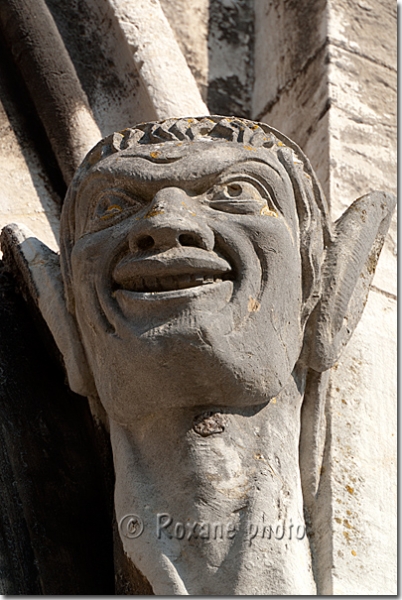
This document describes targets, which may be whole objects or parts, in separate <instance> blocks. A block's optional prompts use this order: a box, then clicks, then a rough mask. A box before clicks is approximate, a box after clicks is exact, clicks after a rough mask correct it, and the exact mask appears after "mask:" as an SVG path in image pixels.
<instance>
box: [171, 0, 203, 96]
mask: <svg viewBox="0 0 402 600" xmlns="http://www.w3.org/2000/svg"><path fill="white" fill-rule="evenodd" d="M160 3H161V6H162V9H163V12H164V13H165V15H166V17H167V19H168V21H169V23H170V26H171V28H172V29H173V31H174V34H175V37H176V40H177V43H178V44H179V46H180V49H181V51H182V52H183V55H184V57H185V59H186V62H187V64H188V66H189V68H190V70H191V72H192V74H193V76H194V79H195V80H196V82H197V85H198V89H199V90H200V93H201V96H202V99H203V100H204V102H206V101H207V93H208V61H209V57H208V21H209V4H210V3H209V0H192V2H191V4H189V2H187V0H175V1H174V2H172V1H171V0H160Z"/></svg>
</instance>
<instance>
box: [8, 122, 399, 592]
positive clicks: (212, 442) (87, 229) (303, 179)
mask: <svg viewBox="0 0 402 600" xmlns="http://www.w3.org/2000/svg"><path fill="white" fill-rule="evenodd" d="M393 205H394V200H393V198H392V197H391V196H390V195H387V194H384V193H376V194H371V195H367V196H366V197H364V198H361V199H360V200H358V201H356V202H355V203H354V204H353V205H352V206H351V207H350V208H349V209H348V210H347V211H346V213H345V214H344V215H343V216H342V219H341V220H339V222H338V223H337V224H336V225H335V227H334V229H332V226H331V223H330V222H329V220H328V211H327V207H326V203H325V198H324V197H323V195H322V193H321V191H320V188H319V186H318V184H317V180H316V178H315V175H314V172H313V171H312V169H311V166H310V164H309V162H308V161H307V159H306V157H305V156H304V155H303V153H302V152H301V151H300V149H299V148H298V147H297V146H295V145H294V144H293V143H292V142H291V141H290V140H288V139H287V138H286V137H285V136H283V135H282V134H280V133H279V132H276V131H275V130H272V129H271V128H270V127H268V126H265V125H262V124H260V125H258V124H256V123H253V122H251V121H245V120H242V119H235V118H221V117H205V118H199V119H194V118H187V119H170V120H166V121H163V122H156V123H145V124H141V125H138V126H136V127H135V128H133V129H126V130H124V131H123V132H121V133H115V134H113V135H112V136H110V137H109V138H106V139H105V140H103V141H102V142H101V143H100V144H98V145H97V146H96V147H95V148H94V149H93V151H92V152H91V153H90V154H89V155H88V156H87V158H86V160H85V161H84V163H83V165H82V166H81V168H80V169H79V170H78V172H77V174H76V176H75V178H74V180H73V182H72V184H71V186H70V188H69V192H68V194H67V198H66V202H65V204H64V208H63V213H62V228H61V270H62V275H63V281H64V293H63V290H62V288H61V286H60V281H61V280H60V270H59V268H58V260H57V257H56V255H54V253H52V252H51V251H50V250H48V249H47V248H46V247H45V246H43V245H42V244H41V243H40V242H39V241H38V240H35V239H32V238H31V237H30V236H29V233H27V232H25V231H24V230H23V229H19V228H18V227H17V226H16V225H14V226H10V227H9V228H6V229H5V231H4V233H3V246H4V250H5V258H6V260H9V257H10V256H13V257H14V258H15V259H16V260H17V263H18V264H20V265H21V272H22V273H23V276H24V277H25V279H26V284H27V286H28V287H31V288H33V289H35V290H36V292H35V293H36V295H37V303H38V305H39V308H40V310H41V312H42V314H43V316H44V318H45V320H46V322H47V324H48V326H49V327H50V329H51V331H52V332H53V334H54V337H55V340H56V342H57V345H58V347H59V349H60V351H61V353H62V355H63V357H64V362H65V366H66V368H67V372H68V376H69V382H70V385H71V386H72V388H73V390H75V391H77V392H79V393H81V394H85V395H89V396H91V397H94V396H95V395H96V393H97V394H98V395H99V398H100V401H101V403H102V406H103V409H104V411H105V412H104V414H105V418H106V421H105V422H106V424H107V427H108V429H109V428H110V433H111V443H112V449H113V455H114V465H115V472H116V490H115V510H116V522H117V524H118V527H119V533H120V536H121V539H122V542H123V547H124V550H125V552H126V554H127V555H128V556H129V557H130V559H131V560H132V562H133V564H134V566H135V567H136V569H137V570H138V571H140V573H142V574H143V575H144V576H145V577H146V578H147V579H148V580H149V582H150V584H151V586H152V588H153V591H154V593H156V594H158V595H167V594H176V595H177V594H178V595H187V594H191V595H199V594H201V595H204V594H218V595H223V594H228V593H231V594H240V595H241V594H245V593H253V594H271V595H273V594H280V595H289V594H290V595H296V594H306V595H309V594H315V593H316V583H315V581H314V578H313V573H312V567H311V554H310V545H309V540H308V538H307V537H306V535H305V523H304V519H303V512H304V508H305V505H304V503H303V497H302V485H303V493H307V492H308V490H309V485H310V484H309V481H308V478H309V472H308V471H309V470H308V468H307V469H303V460H305V459H307V458H308V457H307V454H306V450H307V452H308V447H306V445H304V447H302V453H301V455H300V460H301V461H302V462H301V467H302V473H301V474H300V471H299V438H300V408H301V404H302V401H303V396H304V390H305V385H306V378H307V377H309V369H310V370H311V368H313V369H315V370H316V371H325V370H327V369H329V368H330V367H331V366H332V365H333V364H334V362H335V361H336V360H337V358H338V356H339V353H340V352H341V350H342V348H343V346H344V345H345V344H346V343H347V341H348V339H349V337H350V335H351V333H352V331H353V329H354V328H355V326H356V324H357V322H358V320H359V318H360V315H361V311H362V309H363V307H364V303H365V300H366V296H367V292H368V286H369V284H370V281H371V279H372V277H373V274H374V269H375V264H376V260H377V258H378V253H379V251H380V249H381V246H382V242H383V239H384V235H385V232H386V229H387V226H388V224H389V219H390V216H391V211H392V208H393ZM307 213H308V215H309V218H306V214H307ZM363 217H364V218H363ZM324 242H325V246H326V248H325V247H324ZM350 256H353V261H351V260H350ZM27 266H28V269H29V271H28V270H27ZM285 273H286V279H284V274H285ZM52 281H53V283H52ZM49 290H51V293H52V294H53V296H54V300H53V301H52V302H49V301H48V297H49ZM34 295H35V294H34ZM345 323H346V325H345ZM94 349H95V352H94ZM183 366H184V368H183ZM318 400H320V397H318ZM305 425H306V422H305V420H304V423H303V424H302V427H304V426H305ZM313 428H314V427H313ZM301 434H302V438H303V436H304V438H303V439H306V431H305V430H304V429H302V431H301ZM331 449H332V447H331ZM305 499H306V496H305ZM330 506H331V505H330ZM307 508H308V512H307V514H308V516H309V519H311V527H312V531H310V536H313V535H314V529H315V528H317V527H318V529H317V532H318V533H320V528H319V523H320V519H321V521H322V519H323V518H324V517H325V515H324V513H323V512H322V510H320V511H319V512H317V509H316V506H315V503H314V498H313V497H312V501H311V500H310V496H309V501H308V504H307ZM325 508H326V510H328V506H326V507H325ZM317 515H318V517H317ZM171 525H172V529H168V528H169V527H170V526H171ZM190 525H191V531H190V535H189V532H188V531H187V530H188V528H189V526H190ZM206 526H208V528H209V529H208V531H210V528H211V527H212V528H215V530H216V527H218V528H220V529H219V531H221V533H220V534H215V535H218V537H213V538H211V537H210V535H209V534H208V536H207V538H205V536H203V535H201V533H200V532H202V531H203V528H205V527H206ZM197 527H198V534H197V532H196V530H197ZM279 527H282V530H281V531H282V533H281V534H280V532H279V533H278V528H279ZM293 528H295V535H294V534H293V533H292V530H293ZM223 531H225V532H226V534H227V535H224V534H223ZM300 531H302V533H303V535H300ZM273 532H275V534H274V533H273ZM285 535H286V542H285ZM311 539H312V547H313V549H315V552H316V555H315V556H313V558H314V560H315V562H316V572H317V573H318V582H319V585H320V588H319V591H321V590H323V589H326V587H325V586H326V585H327V579H328V577H329V576H330V581H331V584H332V579H331V569H326V571H325V572H324V573H323V572H322V567H323V564H322V560H321V559H320V555H319V553H320V552H322V550H323V549H324V551H325V544H324V545H323V544H321V546H320V545H319V543H318V542H319V541H320V540H319V536H318V537H317V540H318V541H317V543H316V540H315V538H314V537H311ZM278 542H281V543H278ZM326 543H327V544H328V542H326ZM211 565H215V567H214V568H211ZM217 567H219V568H218V569H217ZM200 573H202V578H200Z"/></svg>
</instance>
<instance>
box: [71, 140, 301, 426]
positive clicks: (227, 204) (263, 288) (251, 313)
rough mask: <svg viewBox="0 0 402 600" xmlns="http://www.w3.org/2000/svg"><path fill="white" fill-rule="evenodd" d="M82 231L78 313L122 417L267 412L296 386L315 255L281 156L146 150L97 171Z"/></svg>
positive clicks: (241, 149) (82, 212) (201, 144)
mask: <svg viewBox="0 0 402 600" xmlns="http://www.w3.org/2000/svg"><path fill="white" fill-rule="evenodd" d="M75 222H76V230H75V238H74V244H73V248H72V253H71V280H72V290H73V293H74V297H75V314H76V318H77V321H78V326H79V329H80V332H81V336H82V340H83V343H84V347H85V349H86V353H87V356H88V360H89V363H90V367H91V369H92V372H93V375H94V379H95V384H96V386H97V389H98V392H99V395H100V397H101V399H102V402H103V404H104V406H105V408H106V410H107V412H108V413H109V415H111V416H112V417H113V418H114V419H115V420H117V421H118V422H120V423H122V424H126V425H128V424H130V423H133V422H134V421H135V419H136V418H138V417H140V416H143V415H146V414H147V413H153V412H155V411H158V410H164V409H168V408H169V407H172V406H178V407H188V406H194V407H211V406H214V407H222V406H245V405H247V404H261V403H263V402H266V401H268V400H269V399H270V398H272V397H273V396H275V395H276V394H278V392H279V391H280V390H281V389H282V388H283V386H284V385H285V384H286V383H287V381H288V379H289V377H290V375H291V373H292V370H293V368H294V365H295V362H296V360H297V358H298V356H299V354H300V350H301V344H302V335H301V325H300V314H301V304H302V288H301V259H300V253H299V233H298V219H297V214H296V207H295V199H294V193H293V189H292V185H291V182H290V179H289V176H288V175H287V173H286V170H285V169H284V167H283V166H282V164H281V163H280V161H279V160H278V158H277V157H276V155H274V154H272V153H270V152H268V150H266V149H265V148H252V147H250V146H245V145H243V144H240V143H238V142H227V141H224V140H219V141H211V140H209V141H206V140H201V141H197V140H195V141H188V140H186V141H183V142H177V141H176V142H173V141H170V142H164V143H161V144H155V143H153V144H149V145H147V144H143V145H138V146H137V147H136V148H134V149H133V148H130V149H127V150H123V151H120V152H118V153H116V154H112V155H111V156H108V157H106V158H104V159H103V160H100V161H99V162H97V163H96V164H95V165H94V166H92V167H91V168H90V169H89V171H88V173H87V175H86V177H85V178H84V180H83V181H82V183H81V184H80V186H79V188H78V192H77V197H76V200H75Z"/></svg>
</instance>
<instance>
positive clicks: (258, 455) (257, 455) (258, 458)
mask: <svg viewBox="0 0 402 600" xmlns="http://www.w3.org/2000/svg"><path fill="white" fill-rule="evenodd" d="M254 458H255V460H265V457H264V456H263V455H262V454H260V453H258V454H254Z"/></svg>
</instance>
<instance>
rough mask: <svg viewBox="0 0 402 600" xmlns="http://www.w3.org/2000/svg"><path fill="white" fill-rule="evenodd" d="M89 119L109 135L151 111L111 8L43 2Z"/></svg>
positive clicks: (76, 1) (91, 0) (75, 0)
mask: <svg viewBox="0 0 402 600" xmlns="http://www.w3.org/2000/svg"><path fill="white" fill-rule="evenodd" d="M47 5H48V6H49V9H50V11H51V13H52V16H53V18H54V20H55V22H56V24H57V27H58V29H59V31H60V34H61V36H62V38H63V41H64V44H65V46H66V48H67V50H68V53H69V55H70V57H71V59H72V61H73V63H74V67H75V69H76V72H77V75H78V77H79V79H80V82H81V85H82V87H83V89H84V91H85V93H86V95H87V98H88V101H89V104H90V106H91V110H92V112H93V115H94V118H95V120H96V122H97V124H98V127H99V129H100V130H101V132H102V136H105V135H109V134H110V133H112V132H113V131H118V130H120V129H123V128H124V127H126V125H127V123H131V122H132V121H147V120H149V119H152V118H155V117H156V113H155V109H154V107H153V105H152V102H151V100H150V98H149V96H148V93H147V90H146V88H145V86H144V83H143V81H142V80H141V77H140V75H139V73H138V70H137V68H136V66H135V64H134V61H133V55H132V51H131V50H130V47H129V45H128V43H127V41H126V40H125V39H124V35H123V34H122V31H121V28H120V25H119V23H118V20H117V19H116V16H115V13H114V10H113V7H112V6H111V5H110V3H109V2H106V1H104V2H99V1H98V0H71V1H69V2H59V1H58V0H47Z"/></svg>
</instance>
